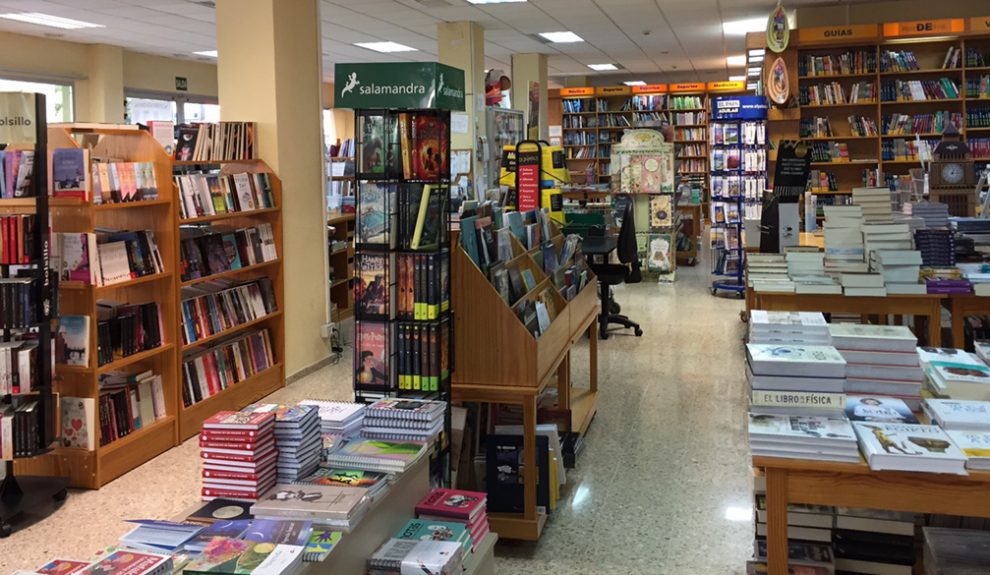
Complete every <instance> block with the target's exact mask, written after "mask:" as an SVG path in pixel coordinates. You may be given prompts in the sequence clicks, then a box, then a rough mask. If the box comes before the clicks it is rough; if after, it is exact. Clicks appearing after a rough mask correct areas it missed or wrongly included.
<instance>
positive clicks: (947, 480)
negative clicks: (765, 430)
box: [753, 457, 990, 575]
mask: <svg viewBox="0 0 990 575" xmlns="http://www.w3.org/2000/svg"><path fill="white" fill-rule="evenodd" d="M753 467H757V468H762V469H763V470H764V472H765V473H766V480H767V494H766V502H767V566H768V568H769V575H786V574H787V505H788V504H789V503H804V504H809V505H830V506H835V507H857V508H867V509H884V510H889V511H902V512H908V513H935V514H946V515H962V516H968V517H990V498H988V497H987V496H986V495H987V493H988V491H990V472H970V474H969V475H968V476H960V475H942V474H936V473H907V472H898V471H883V472H879V471H872V470H871V469H870V468H869V466H868V465H866V464H865V463H856V464H853V463H830V462H826V461H802V460H797V459H782V458H776V457H754V458H753Z"/></svg>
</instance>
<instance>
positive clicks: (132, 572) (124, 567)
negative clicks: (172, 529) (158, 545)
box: [89, 549, 172, 575]
mask: <svg viewBox="0 0 990 575" xmlns="http://www.w3.org/2000/svg"><path fill="white" fill-rule="evenodd" d="M171 560H172V558H171V557H170V556H168V555H165V554H162V555H158V554H154V553H141V552H138V551H131V550H130V549H127V550H120V551H114V552H113V553H110V554H109V555H107V556H106V557H104V558H103V559H101V560H99V561H97V562H96V563H94V564H93V565H92V567H90V569H89V572H90V573H104V574H106V575H142V574H144V573H152V574H155V573H162V572H163V571H164V570H165V569H166V566H167V565H170V561H171ZM168 572H171V568H170V567H169V568H168Z"/></svg>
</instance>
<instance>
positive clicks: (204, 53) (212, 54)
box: [193, 50, 217, 58]
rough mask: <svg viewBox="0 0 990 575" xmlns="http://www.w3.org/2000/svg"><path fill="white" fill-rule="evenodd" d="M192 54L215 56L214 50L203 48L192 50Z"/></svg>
mask: <svg viewBox="0 0 990 575" xmlns="http://www.w3.org/2000/svg"><path fill="white" fill-rule="evenodd" d="M193 54H196V55H197V56H209V57H210V58H216V57H217V51H216V50H203V51H202V52H193Z"/></svg>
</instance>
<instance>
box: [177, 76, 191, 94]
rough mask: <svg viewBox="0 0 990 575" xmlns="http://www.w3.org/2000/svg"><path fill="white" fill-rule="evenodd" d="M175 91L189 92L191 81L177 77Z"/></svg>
mask: <svg viewBox="0 0 990 575" xmlns="http://www.w3.org/2000/svg"><path fill="white" fill-rule="evenodd" d="M175 89H176V90H178V91H180V92H185V91H187V90H189V79H188V78H183V77H182V76H176V77H175Z"/></svg>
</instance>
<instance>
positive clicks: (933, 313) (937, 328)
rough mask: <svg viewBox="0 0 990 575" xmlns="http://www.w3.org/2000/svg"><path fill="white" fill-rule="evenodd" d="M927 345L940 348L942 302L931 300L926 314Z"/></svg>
mask: <svg viewBox="0 0 990 575" xmlns="http://www.w3.org/2000/svg"><path fill="white" fill-rule="evenodd" d="M928 345H930V346H932V347H942V302H941V301H940V300H937V299H933V300H932V303H931V309H930V311H929V312H928Z"/></svg>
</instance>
